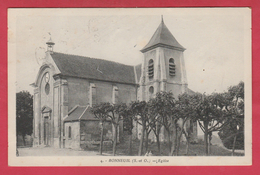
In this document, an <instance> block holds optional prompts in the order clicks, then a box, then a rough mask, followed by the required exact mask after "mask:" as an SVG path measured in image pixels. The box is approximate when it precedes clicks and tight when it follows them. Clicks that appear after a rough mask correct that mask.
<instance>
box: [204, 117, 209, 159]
mask: <svg viewBox="0 0 260 175" xmlns="http://www.w3.org/2000/svg"><path fill="white" fill-rule="evenodd" d="M204 128H205V132H204V143H205V153H206V155H207V156H208V155H209V146H208V122H204Z"/></svg>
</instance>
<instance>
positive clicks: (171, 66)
mask: <svg viewBox="0 0 260 175" xmlns="http://www.w3.org/2000/svg"><path fill="white" fill-rule="evenodd" d="M169 74H170V76H175V64H174V59H173V58H170V60H169Z"/></svg>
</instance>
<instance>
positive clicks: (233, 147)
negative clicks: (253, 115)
mask: <svg viewBox="0 0 260 175" xmlns="http://www.w3.org/2000/svg"><path fill="white" fill-rule="evenodd" d="M236 140H237V134H236V135H235V137H234V141H233V146H232V156H234V153H235V147H236Z"/></svg>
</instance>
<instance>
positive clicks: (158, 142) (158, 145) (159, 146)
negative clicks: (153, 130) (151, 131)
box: [155, 134, 161, 156]
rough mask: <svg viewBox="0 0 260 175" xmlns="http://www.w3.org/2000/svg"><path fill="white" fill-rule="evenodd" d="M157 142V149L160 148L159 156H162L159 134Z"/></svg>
mask: <svg viewBox="0 0 260 175" xmlns="http://www.w3.org/2000/svg"><path fill="white" fill-rule="evenodd" d="M155 136H156V142H157V148H158V155H159V156H160V155H161V145H160V137H159V134H156V135H155Z"/></svg>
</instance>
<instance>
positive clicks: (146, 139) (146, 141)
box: [145, 130, 149, 152]
mask: <svg viewBox="0 0 260 175" xmlns="http://www.w3.org/2000/svg"><path fill="white" fill-rule="evenodd" d="M148 136H149V135H148V131H147V130H145V152H147V151H148Z"/></svg>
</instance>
